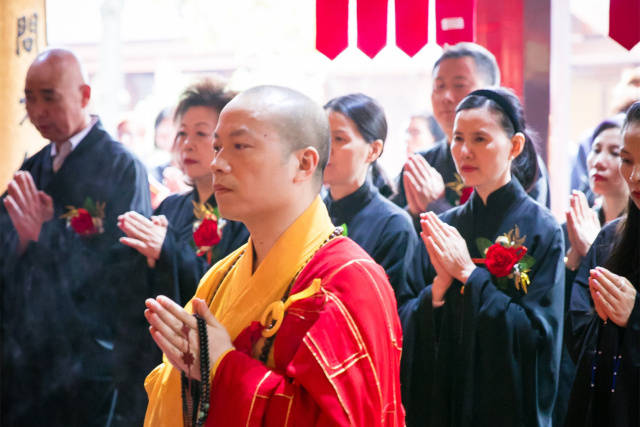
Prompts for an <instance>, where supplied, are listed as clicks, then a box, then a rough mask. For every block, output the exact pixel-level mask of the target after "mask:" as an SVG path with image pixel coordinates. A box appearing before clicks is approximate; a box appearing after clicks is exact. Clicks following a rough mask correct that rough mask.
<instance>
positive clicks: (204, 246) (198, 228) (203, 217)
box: [193, 201, 224, 264]
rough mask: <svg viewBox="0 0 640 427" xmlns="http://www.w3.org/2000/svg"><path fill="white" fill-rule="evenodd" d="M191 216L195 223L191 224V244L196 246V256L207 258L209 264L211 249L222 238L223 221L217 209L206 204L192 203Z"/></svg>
mask: <svg viewBox="0 0 640 427" xmlns="http://www.w3.org/2000/svg"><path fill="white" fill-rule="evenodd" d="M193 215H194V216H195V217H196V221H195V222H194V223H193V242H194V243H195V245H196V255H198V256H204V255H206V256H207V262H208V263H209V264H211V258H212V252H213V248H214V247H215V246H216V245H217V244H218V243H220V239H221V238H222V227H223V225H224V223H223V221H224V220H223V219H222V218H220V215H219V214H218V208H213V207H211V205H210V204H208V203H197V202H196V201H194V202H193Z"/></svg>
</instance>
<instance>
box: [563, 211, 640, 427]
mask: <svg viewBox="0 0 640 427" xmlns="http://www.w3.org/2000/svg"><path fill="white" fill-rule="evenodd" d="M620 221H621V219H617V220H615V221H611V222H610V223H609V224H607V225H606V226H605V227H604V228H603V229H602V230H601V231H600V234H598V237H596V240H594V242H593V244H592V245H591V249H590V250H589V252H588V253H587V256H586V257H585V258H584V259H583V260H582V264H581V265H580V268H579V269H578V274H577V275H576V279H575V281H574V282H573V289H572V291H571V302H570V304H569V315H568V317H567V323H568V324H567V336H566V339H567V348H568V349H569V352H570V354H571V357H572V358H573V360H574V361H575V362H576V366H577V369H576V377H575V380H574V382H573V389H572V391H571V397H570V399H569V410H568V411H567V421H566V424H565V425H567V426H580V427H591V426H594V427H595V426H610V427H618V426H620V427H621V426H637V425H640V294H637V295H636V300H635V304H634V306H633V310H632V311H631V316H630V317H629V321H628V324H627V327H626V328H621V327H619V326H617V325H616V324H615V323H613V322H612V321H610V320H609V321H608V322H607V323H606V324H604V323H603V322H602V320H601V319H600V317H598V314H597V313H596V311H595V309H594V307H593V301H592V300H591V294H590V292H589V270H591V269H593V268H595V267H596V266H604V264H605V262H606V261H607V258H608V256H609V254H610V253H611V249H612V247H613V244H614V240H615V238H616V228H617V227H618V225H619V223H620ZM614 273H615V271H614ZM634 285H635V286H636V289H637V288H638V284H637V283H634ZM616 365H617V369H616ZM614 372H615V374H614Z"/></svg>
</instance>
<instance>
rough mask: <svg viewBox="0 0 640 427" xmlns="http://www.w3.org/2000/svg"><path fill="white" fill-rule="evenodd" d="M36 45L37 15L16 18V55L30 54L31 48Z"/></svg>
mask: <svg viewBox="0 0 640 427" xmlns="http://www.w3.org/2000/svg"><path fill="white" fill-rule="evenodd" d="M34 45H35V46H37V45H38V14H37V13H33V14H32V15H30V16H29V17H27V16H21V17H19V18H18V33H17V36H16V55H20V54H21V53H22V52H25V51H26V52H31V50H32V49H33V46H34Z"/></svg>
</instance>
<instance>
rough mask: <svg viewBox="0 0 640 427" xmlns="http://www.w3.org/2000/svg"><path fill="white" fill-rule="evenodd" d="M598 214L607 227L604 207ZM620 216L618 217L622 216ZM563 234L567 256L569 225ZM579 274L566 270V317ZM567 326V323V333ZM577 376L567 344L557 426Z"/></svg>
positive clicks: (555, 420)
mask: <svg viewBox="0 0 640 427" xmlns="http://www.w3.org/2000/svg"><path fill="white" fill-rule="evenodd" d="M596 212H597V213H598V220H599V221H600V226H601V227H602V226H604V225H605V217H604V209H602V207H600V208H598V209H596ZM622 214H624V211H623V212H621V213H620V215H622ZM620 215H618V216H620ZM562 232H563V233H564V249H565V254H566V253H567V252H568V251H569V249H570V248H571V242H570V241H569V231H568V229H567V223H566V222H565V223H564V224H562ZM577 273H578V269H576V270H570V269H568V268H565V273H564V274H565V278H564V283H565V289H564V312H565V317H566V316H567V313H568V312H569V302H570V301H571V288H572V285H573V281H574V280H575V278H576V274H577ZM566 327H567V324H566V323H565V333H566V331H567V329H566ZM575 374H576V365H575V363H573V360H572V359H571V356H570V355H569V351H568V349H567V345H566V339H565V344H563V346H562V359H561V361H560V382H559V384H558V399H557V400H556V406H555V408H554V410H553V412H554V413H553V423H554V425H557V426H563V425H564V420H565V416H566V414H567V406H568V405H569V395H570V393H571V387H572V385H573V378H574V377H575Z"/></svg>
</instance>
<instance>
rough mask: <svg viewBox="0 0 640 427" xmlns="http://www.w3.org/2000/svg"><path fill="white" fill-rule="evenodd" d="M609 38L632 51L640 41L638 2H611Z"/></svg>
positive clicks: (619, 0)
mask: <svg viewBox="0 0 640 427" xmlns="http://www.w3.org/2000/svg"><path fill="white" fill-rule="evenodd" d="M609 37H611V38H612V39H614V40H615V41H617V42H618V43H620V44H621V45H622V46H623V47H624V48H626V49H627V50H631V49H632V48H633V47H634V46H635V45H636V44H637V43H638V42H639V41H640V3H639V2H638V0H611V2H610V3H609Z"/></svg>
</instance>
